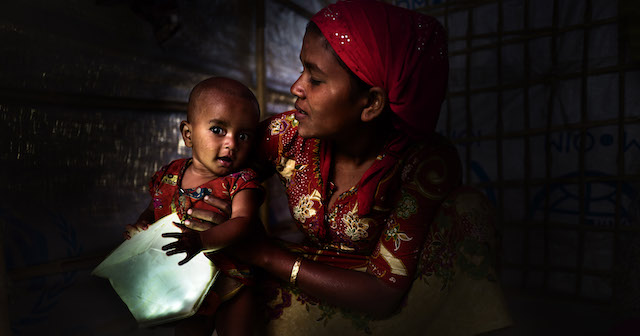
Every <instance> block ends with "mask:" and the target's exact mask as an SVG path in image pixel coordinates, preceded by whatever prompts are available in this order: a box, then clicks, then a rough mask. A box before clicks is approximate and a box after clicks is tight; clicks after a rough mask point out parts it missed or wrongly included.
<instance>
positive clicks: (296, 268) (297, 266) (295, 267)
mask: <svg viewBox="0 0 640 336" xmlns="http://www.w3.org/2000/svg"><path fill="white" fill-rule="evenodd" d="M301 263H302V257H298V259H296V262H294V263H293V267H291V275H290V276H289V283H291V284H292V285H295V284H296V281H297V280H298V272H299V271H300V264H301Z"/></svg>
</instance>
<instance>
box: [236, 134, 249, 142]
mask: <svg viewBox="0 0 640 336" xmlns="http://www.w3.org/2000/svg"><path fill="white" fill-rule="evenodd" d="M238 139H240V140H241V141H248V140H250V139H251V136H250V135H249V134H247V133H240V135H239V136H238Z"/></svg>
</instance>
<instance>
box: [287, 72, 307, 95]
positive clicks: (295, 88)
mask: <svg viewBox="0 0 640 336" xmlns="http://www.w3.org/2000/svg"><path fill="white" fill-rule="evenodd" d="M301 80H302V75H300V77H298V79H297V80H296V81H295V82H294V83H293V85H291V90H290V91H291V94H292V95H294V96H296V97H298V98H304V97H305V94H304V89H303V88H302V84H300V83H301Z"/></svg>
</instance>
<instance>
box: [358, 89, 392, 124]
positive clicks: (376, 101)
mask: <svg viewBox="0 0 640 336" xmlns="http://www.w3.org/2000/svg"><path fill="white" fill-rule="evenodd" d="M368 98H369V99H368V101H367V106H366V107H365V108H364V109H363V110H362V114H361V115H360V120H362V121H363V122H369V121H372V120H373V119H375V118H377V117H379V116H380V115H381V114H382V112H383V111H384V108H385V106H386V105H387V92H386V91H384V89H383V88H381V87H378V86H374V87H372V88H371V89H369V96H368Z"/></svg>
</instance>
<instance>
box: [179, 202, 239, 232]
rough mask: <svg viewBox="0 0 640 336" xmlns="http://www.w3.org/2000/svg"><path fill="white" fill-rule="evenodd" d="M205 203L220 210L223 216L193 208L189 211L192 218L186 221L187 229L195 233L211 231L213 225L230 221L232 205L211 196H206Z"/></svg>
mask: <svg viewBox="0 0 640 336" xmlns="http://www.w3.org/2000/svg"><path fill="white" fill-rule="evenodd" d="M204 201H205V203H207V204H209V205H213V206H214V207H216V208H218V209H219V210H220V211H221V212H222V213H223V214H219V213H217V212H213V211H209V210H204V209H194V208H191V209H189V210H187V214H188V215H190V216H191V219H189V220H186V221H185V223H184V224H185V226H186V227H187V228H189V229H192V230H195V231H206V230H208V229H210V228H211V227H212V226H213V224H220V223H222V222H224V221H226V220H227V219H229V216H230V215H231V204H229V203H227V202H225V201H223V200H221V199H219V198H215V197H210V196H205V197H204ZM212 223H213V224H212Z"/></svg>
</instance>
